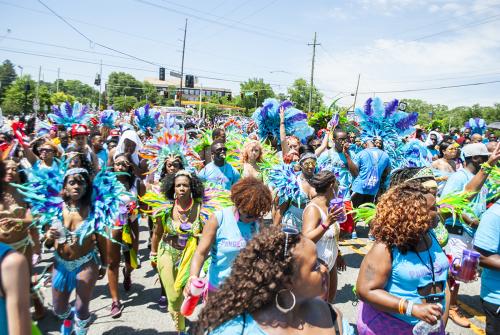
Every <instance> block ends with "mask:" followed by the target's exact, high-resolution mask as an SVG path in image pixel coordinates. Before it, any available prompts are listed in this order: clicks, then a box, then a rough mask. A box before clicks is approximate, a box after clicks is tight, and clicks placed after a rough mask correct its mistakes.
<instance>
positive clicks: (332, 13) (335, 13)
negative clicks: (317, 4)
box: [326, 7, 350, 21]
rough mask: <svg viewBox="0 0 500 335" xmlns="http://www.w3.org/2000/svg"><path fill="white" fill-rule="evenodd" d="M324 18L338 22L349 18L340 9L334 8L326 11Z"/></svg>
mask: <svg viewBox="0 0 500 335" xmlns="http://www.w3.org/2000/svg"><path fill="white" fill-rule="evenodd" d="M326 16H328V17H329V18H333V19H335V20H339V21H344V20H347V19H349V18H350V15H349V14H348V13H347V12H346V11H345V10H343V9H342V8H340V7H334V8H332V9H330V10H328V11H327V13H326Z"/></svg>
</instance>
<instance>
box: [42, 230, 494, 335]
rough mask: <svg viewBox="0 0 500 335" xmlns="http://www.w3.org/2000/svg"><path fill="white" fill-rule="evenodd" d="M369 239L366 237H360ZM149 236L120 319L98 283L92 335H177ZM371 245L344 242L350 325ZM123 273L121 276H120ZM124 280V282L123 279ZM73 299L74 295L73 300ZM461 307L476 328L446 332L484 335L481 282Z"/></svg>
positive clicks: (48, 330)
mask: <svg viewBox="0 0 500 335" xmlns="http://www.w3.org/2000/svg"><path fill="white" fill-rule="evenodd" d="M360 235H361V236H366V233H365V234H363V233H361V234H360ZM147 237H148V233H147V230H146V226H145V225H142V226H141V233H140V238H141V252H140V257H141V259H142V267H141V268H140V269H138V270H136V271H134V272H133V274H132V281H133V285H132V289H131V291H130V292H129V293H125V292H124V291H123V289H122V288H121V289H120V290H121V291H120V294H121V297H122V303H123V304H124V307H125V308H124V310H123V314H122V316H121V318H119V319H112V318H111V317H110V316H109V309H110V306H111V299H110V297H109V293H108V288H107V281H106V278H104V279H102V280H100V281H98V282H97V286H96V288H95V291H94V299H93V300H92V301H91V303H90V310H91V313H92V314H93V318H94V321H93V323H92V325H91V326H90V330H89V332H88V334H89V335H94V334H117V335H118V334H120V335H127V334H136V333H140V334H145V335H153V334H176V332H174V328H173V323H172V320H171V319H170V316H169V315H168V313H167V312H166V311H163V310H159V308H158V305H157V303H156V301H157V300H158V298H159V295H160V285H159V283H158V282H157V281H156V280H157V276H156V274H155V271H154V270H153V269H152V268H151V266H150V265H149V262H148V261H147V259H148V255H149V250H148V249H147V246H146V242H147ZM369 247H370V244H369V243H368V241H367V239H366V238H358V239H356V240H345V241H342V242H341V250H342V253H343V254H344V257H345V260H346V262H347V265H348V268H347V271H346V272H343V273H341V274H340V275H339V284H338V291H337V297H336V305H337V306H338V307H339V308H340V310H341V311H342V313H343V315H344V318H346V319H347V320H348V321H349V322H350V323H351V325H353V326H354V327H355V324H356V307H355V306H354V304H353V302H354V295H353V293H352V288H353V285H354V284H355V282H356V278H357V273H358V269H359V265H360V263H361V261H362V259H363V255H364V254H366V252H368V250H369ZM49 261H50V258H49V256H48V255H45V256H44V258H43V262H42V264H40V266H39V267H37V269H38V270H39V271H40V269H41V268H42V267H43V266H44V265H46V264H48V262H49ZM120 273H121V272H120ZM120 280H123V278H120ZM42 291H43V293H44V296H45V298H46V299H45V305H46V306H50V304H51V292H50V288H43V289H42ZM72 299H74V295H73V297H72ZM459 300H460V302H461V306H462V307H463V309H464V310H465V312H466V314H467V315H468V316H469V317H470V320H471V322H472V323H473V326H472V327H471V328H469V329H465V328H461V327H458V326H457V325H455V324H454V323H453V322H452V321H450V322H449V323H448V325H447V328H446V331H447V332H449V333H450V334H460V335H461V334H464V335H465V334H484V314H483V313H482V310H481V306H480V301H479V282H474V283H471V284H467V285H462V287H461V290H460V295H459ZM39 327H40V329H41V330H42V332H43V333H44V334H58V333H59V327H60V321H58V320H57V319H56V317H55V316H53V315H52V314H51V313H47V316H46V317H45V318H44V319H43V320H42V321H40V322H39Z"/></svg>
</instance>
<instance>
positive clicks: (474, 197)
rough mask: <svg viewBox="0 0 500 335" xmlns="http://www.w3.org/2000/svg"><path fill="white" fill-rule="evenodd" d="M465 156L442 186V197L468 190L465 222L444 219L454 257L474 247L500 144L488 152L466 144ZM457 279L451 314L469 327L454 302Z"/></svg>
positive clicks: (455, 285)
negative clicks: (462, 166)
mask: <svg viewBox="0 0 500 335" xmlns="http://www.w3.org/2000/svg"><path fill="white" fill-rule="evenodd" d="M463 154H464V157H465V166H464V168H462V169H460V170H458V171H457V172H455V173H454V174H452V175H450V177H449V178H448V181H447V182H446V185H445V186H444V188H443V191H442V194H441V197H445V196H448V195H450V194H454V193H457V192H462V191H465V192H471V193H470V194H471V195H470V197H469V200H470V201H471V207H472V213H468V215H465V216H464V215H462V218H463V219H464V220H465V222H460V221H456V218H455V217H451V216H450V217H448V218H447V219H446V220H445V225H446V229H448V232H449V240H448V244H447V246H446V252H447V253H448V254H450V255H452V257H453V258H458V259H461V258H462V254H463V250H464V249H469V250H472V248H473V238H474V233H475V230H476V228H477V225H478V224H479V220H478V218H479V217H481V215H482V214H483V213H484V212H485V211H486V199H487V196H488V189H487V187H485V182H486V180H487V178H488V176H489V174H490V172H491V171H492V168H493V167H494V166H495V165H496V164H497V162H498V161H499V160H500V144H498V145H497V146H496V148H495V150H494V151H493V152H492V153H490V152H489V151H488V149H487V147H486V145H484V144H483V143H474V144H468V145H466V146H464V147H463ZM459 288H460V286H459V284H458V282H454V281H451V282H450V290H451V298H450V299H451V306H450V318H451V319H452V320H453V322H455V323H456V324H457V325H459V326H461V327H466V328H467V327H470V321H469V320H468V319H467V318H466V317H465V316H463V314H462V313H461V312H460V310H459V308H458V304H457V298H458V290H459Z"/></svg>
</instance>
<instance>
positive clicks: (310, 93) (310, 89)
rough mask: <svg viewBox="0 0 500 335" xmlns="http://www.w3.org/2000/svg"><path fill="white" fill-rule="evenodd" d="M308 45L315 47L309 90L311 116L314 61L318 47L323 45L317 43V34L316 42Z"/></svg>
mask: <svg viewBox="0 0 500 335" xmlns="http://www.w3.org/2000/svg"><path fill="white" fill-rule="evenodd" d="M307 45H312V47H313V58H312V64H311V87H310V88H309V115H311V111H312V94H313V85H314V59H315V57H316V46H317V45H321V43H316V32H314V40H313V43H312V44H311V43H308V44H307Z"/></svg>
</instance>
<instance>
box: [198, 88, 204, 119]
mask: <svg viewBox="0 0 500 335" xmlns="http://www.w3.org/2000/svg"><path fill="white" fill-rule="evenodd" d="M202 92H203V85H202V84H200V104H199V106H198V117H201V95H202Z"/></svg>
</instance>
